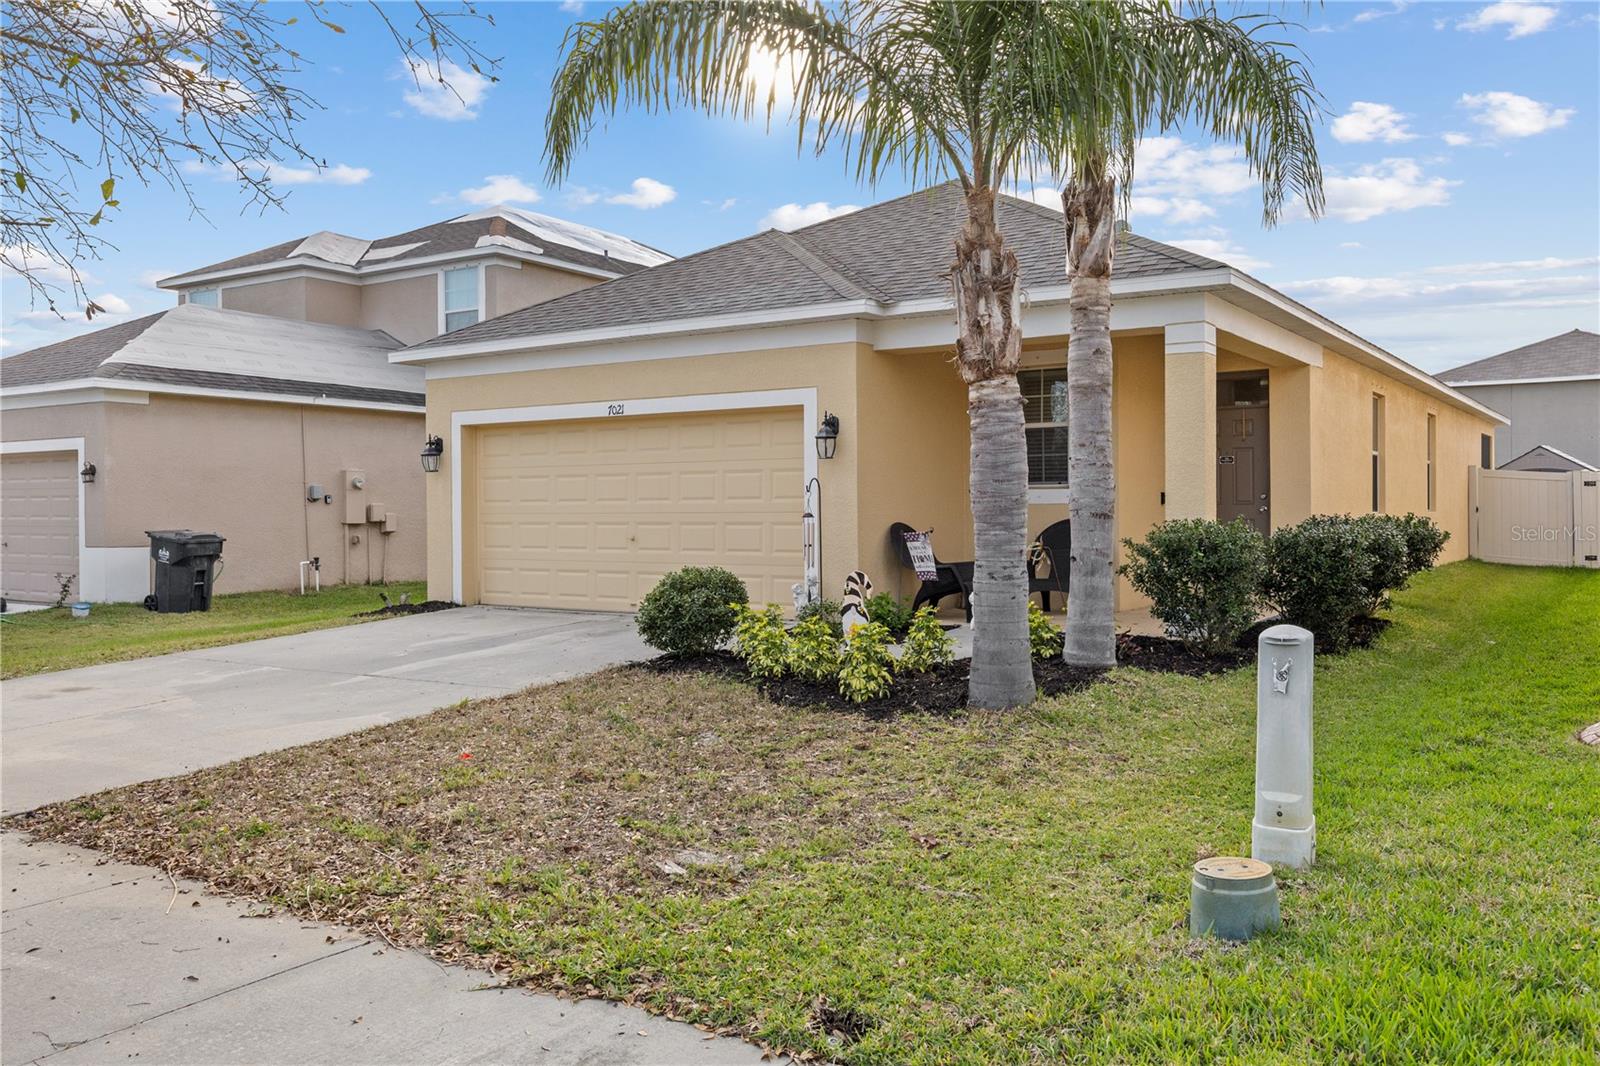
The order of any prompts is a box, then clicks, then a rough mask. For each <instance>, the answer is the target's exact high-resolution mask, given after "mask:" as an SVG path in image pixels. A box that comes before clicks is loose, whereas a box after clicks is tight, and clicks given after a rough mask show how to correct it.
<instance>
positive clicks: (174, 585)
mask: <svg viewBox="0 0 1600 1066" xmlns="http://www.w3.org/2000/svg"><path fill="white" fill-rule="evenodd" d="M145 536H147V537H149V538H150V558H152V559H154V560H155V561H156V590H155V594H154V595H152V596H149V597H148V598H146V600H145V606H146V607H148V608H150V609H151V610H152V611H159V612H160V613H162V614H183V613H185V612H187V611H209V610H210V609H211V585H212V582H214V581H215V580H216V576H217V574H219V573H221V570H222V563H221V560H222V542H223V540H224V538H223V537H220V536H218V535H217V534H215V533H196V532H195V531H194V530H192V529H147V530H145Z"/></svg>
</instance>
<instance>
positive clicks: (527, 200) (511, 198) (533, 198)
mask: <svg viewBox="0 0 1600 1066" xmlns="http://www.w3.org/2000/svg"><path fill="white" fill-rule="evenodd" d="M456 195H457V196H458V197H460V198H461V199H462V200H464V201H466V202H467V203H469V204H476V205H478V206H479V207H490V206H492V205H494V204H536V203H538V202H539V190H538V189H535V188H534V187H533V186H531V185H529V184H527V183H526V182H524V181H523V180H522V179H521V178H519V177H517V176H516V175H515V174H490V175H489V176H488V177H487V178H484V179H483V184H482V185H478V186H475V187H474V188H471V189H462V190H461V191H460V192H459V193H457V194H456Z"/></svg>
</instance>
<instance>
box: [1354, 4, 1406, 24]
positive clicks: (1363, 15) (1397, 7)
mask: <svg viewBox="0 0 1600 1066" xmlns="http://www.w3.org/2000/svg"><path fill="white" fill-rule="evenodd" d="M1410 6H1411V3H1410V0H1394V2H1393V3H1391V4H1390V5H1389V6H1388V7H1387V8H1381V7H1370V8H1368V9H1367V10H1365V11H1360V12H1357V13H1356V17H1355V18H1353V19H1351V20H1350V21H1351V22H1376V21H1377V20H1378V19H1386V18H1388V17H1389V16H1390V15H1398V14H1400V12H1402V11H1404V10H1405V9H1406V8H1408V7H1410Z"/></svg>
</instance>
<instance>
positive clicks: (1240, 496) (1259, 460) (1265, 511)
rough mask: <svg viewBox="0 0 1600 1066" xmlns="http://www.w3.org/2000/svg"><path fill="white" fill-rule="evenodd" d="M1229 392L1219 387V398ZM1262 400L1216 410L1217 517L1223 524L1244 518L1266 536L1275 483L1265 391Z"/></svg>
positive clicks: (1262, 390) (1269, 525) (1263, 390)
mask: <svg viewBox="0 0 1600 1066" xmlns="http://www.w3.org/2000/svg"><path fill="white" fill-rule="evenodd" d="M1222 384H1223V383H1222V382H1221V381H1220V380H1219V381H1218V385H1219V386H1221V385H1222ZM1229 391H1230V390H1227V389H1224V388H1221V387H1219V388H1218V390H1217V392H1218V395H1219V398H1220V397H1222V396H1225V395H1226V394H1227V393H1228V392H1229ZM1239 391H1240V392H1241V393H1242V392H1245V390H1244V389H1240V390H1239ZM1252 391H1254V390H1252ZM1260 397H1261V399H1260V402H1258V403H1250V404H1248V405H1247V404H1242V403H1240V404H1233V405H1230V406H1226V407H1219V408H1218V409H1217V517H1218V518H1219V519H1221V520H1222V521H1224V522H1231V521H1233V520H1234V519H1235V518H1243V519H1244V520H1245V521H1246V522H1249V523H1250V524H1251V525H1252V526H1254V527H1255V528H1256V530H1257V531H1258V532H1259V533H1261V534H1262V535H1263V536H1265V535H1266V534H1267V533H1268V532H1270V531H1271V529H1272V510H1271V507H1272V500H1271V493H1270V486H1271V484H1272V482H1271V477H1270V471H1269V468H1268V465H1267V438H1268V433H1267V405H1266V402H1265V401H1266V397H1265V389H1264V388H1263V389H1261V390H1260Z"/></svg>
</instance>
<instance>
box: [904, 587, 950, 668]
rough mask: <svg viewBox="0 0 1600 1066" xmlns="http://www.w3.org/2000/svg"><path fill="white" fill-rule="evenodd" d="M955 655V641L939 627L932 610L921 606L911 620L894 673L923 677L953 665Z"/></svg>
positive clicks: (937, 619)
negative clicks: (939, 667)
mask: <svg viewBox="0 0 1600 1066" xmlns="http://www.w3.org/2000/svg"><path fill="white" fill-rule="evenodd" d="M955 655H956V641H955V638H954V637H952V636H951V635H950V634H949V633H947V632H945V628H944V626H942V625H940V624H939V616H938V615H937V614H935V613H934V610H933V608H932V607H930V606H927V605H926V604H924V605H923V606H921V607H919V608H917V613H916V614H914V615H912V616H911V624H910V626H908V627H907V629H906V639H905V644H904V646H903V647H902V648H901V650H900V658H899V659H897V660H895V669H896V670H898V671H900V672H901V673H908V674H925V673H927V672H928V671H929V670H932V669H933V668H934V667H936V666H945V665H947V664H949V663H951V662H953V661H954V660H955Z"/></svg>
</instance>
